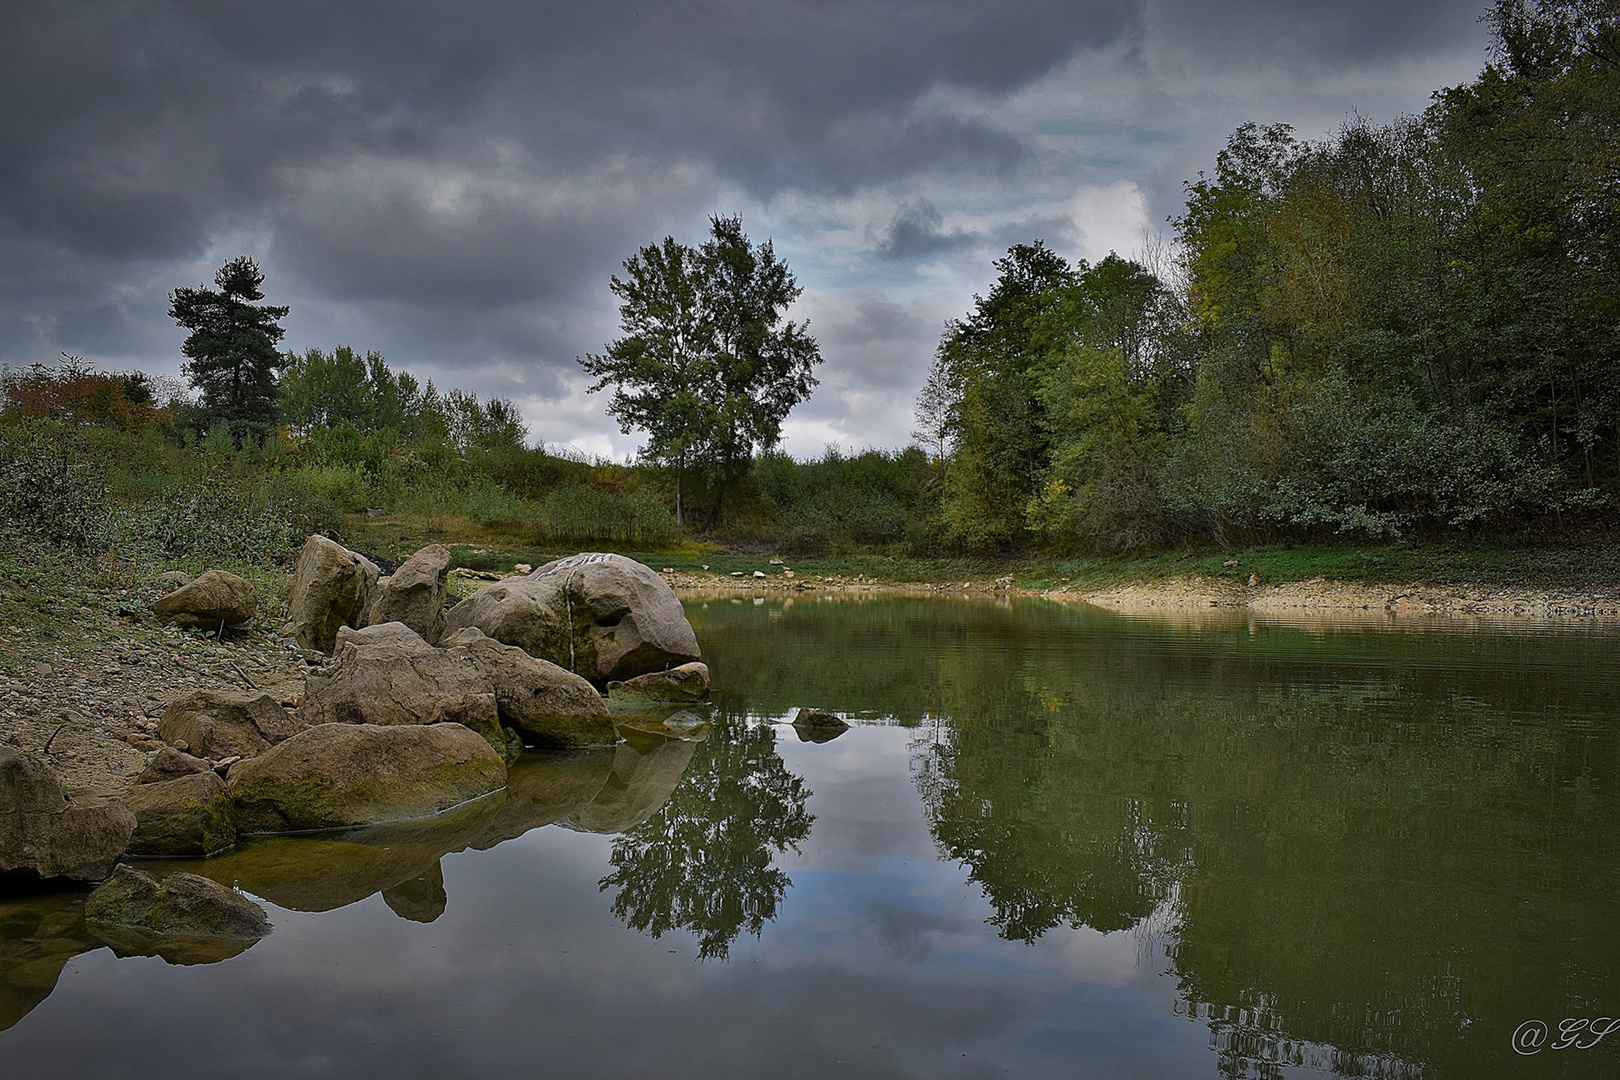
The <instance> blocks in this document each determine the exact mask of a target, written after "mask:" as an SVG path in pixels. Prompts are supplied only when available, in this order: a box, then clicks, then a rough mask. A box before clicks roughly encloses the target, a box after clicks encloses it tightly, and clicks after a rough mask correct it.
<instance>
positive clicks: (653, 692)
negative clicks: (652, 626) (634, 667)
mask: <svg viewBox="0 0 1620 1080" xmlns="http://www.w3.org/2000/svg"><path fill="white" fill-rule="evenodd" d="M608 693H609V694H613V693H624V694H634V695H637V696H639V697H644V698H646V699H648V700H649V701H681V702H686V701H702V700H703V699H704V698H706V697H708V696H709V667H708V665H707V664H704V663H701V662H699V661H693V662H692V663H690V664H681V665H680V666H678V667H672V668H670V669H669V670H668V671H649V672H648V673H647V674H645V675H637V676H636V677H635V678H633V679H627V680H625V681H624V682H610V683H608Z"/></svg>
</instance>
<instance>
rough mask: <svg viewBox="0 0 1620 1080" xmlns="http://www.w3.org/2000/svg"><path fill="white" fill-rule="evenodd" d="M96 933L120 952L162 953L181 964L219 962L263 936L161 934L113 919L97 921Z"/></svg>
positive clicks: (134, 954) (255, 943)
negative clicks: (112, 922) (109, 921)
mask: <svg viewBox="0 0 1620 1080" xmlns="http://www.w3.org/2000/svg"><path fill="white" fill-rule="evenodd" d="M95 934H96V937H98V938H100V939H101V940H102V941H104V942H106V943H107V945H108V947H109V948H111V949H112V951H113V954H114V955H116V956H119V957H125V956H158V957H162V958H163V960H164V961H165V962H166V963H170V964H175V965H177V966H179V967H195V966H196V965H198V964H217V963H219V962H220V961H221V960H229V959H230V958H231V957H233V956H239V955H241V954H242V953H244V952H247V951H248V950H249V949H251V948H253V946H255V945H257V944H258V943H259V940H260V939H259V938H222V937H206V936H203V935H200V934H158V933H154V932H152V931H150V930H142V929H140V928H139V927H134V926H114V925H112V924H111V923H97V924H96V927H95Z"/></svg>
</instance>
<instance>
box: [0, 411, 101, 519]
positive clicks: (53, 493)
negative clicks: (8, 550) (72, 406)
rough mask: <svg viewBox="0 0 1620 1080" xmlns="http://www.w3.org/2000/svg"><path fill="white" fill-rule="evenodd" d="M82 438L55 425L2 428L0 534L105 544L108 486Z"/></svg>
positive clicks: (37, 423)
mask: <svg viewBox="0 0 1620 1080" xmlns="http://www.w3.org/2000/svg"><path fill="white" fill-rule="evenodd" d="M80 442H81V440H79V439H77V438H75V437H74V434H73V433H72V432H71V431H65V430H63V429H62V428H61V426H60V425H56V424H50V423H40V422H26V423H21V424H8V425H5V426H3V427H0V532H9V533H12V534H13V535H19V536H24V537H28V538H31V539H35V540H42V541H44V542H46V543H48V544H52V545H56V546H62V547H69V548H74V549H77V550H81V551H82V550H88V549H90V548H95V547H100V546H102V545H104V544H105V543H106V542H107V540H108V538H109V531H110V529H111V526H112V521H113V515H112V513H111V508H110V506H109V501H108V498H107V488H106V485H105V484H104V483H103V482H102V480H101V478H100V472H99V470H96V469H94V468H92V466H91V464H90V462H89V461H87V460H86V455H85V454H84V452H83V448H82V446H81V445H80Z"/></svg>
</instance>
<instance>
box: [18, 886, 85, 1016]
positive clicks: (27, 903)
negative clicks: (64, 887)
mask: <svg viewBox="0 0 1620 1080" xmlns="http://www.w3.org/2000/svg"><path fill="white" fill-rule="evenodd" d="M85 895H86V890H83V889H74V890H72V891H70V892H50V893H42V894H38V895H34V896H23V897H17V898H14V899H0V1031H5V1030H6V1029H8V1028H10V1027H12V1026H13V1025H14V1024H16V1023H17V1021H19V1020H21V1019H22V1018H23V1017H25V1016H27V1015H28V1014H29V1013H30V1012H32V1011H33V1010H34V1007H35V1006H37V1005H38V1004H39V1003H40V1002H42V1001H44V1000H45V999H46V998H48V997H50V996H51V991H52V990H54V989H56V980H57V978H58V977H60V976H61V974H62V968H63V966H64V965H65V964H66V963H67V962H68V961H69V960H71V959H73V958H74V957H75V956H78V955H79V954H80V953H86V952H90V951H91V950H93V949H99V948H101V942H100V941H99V940H97V939H96V938H94V937H91V936H90V932H89V931H88V930H86V929H85V926H84V898H85Z"/></svg>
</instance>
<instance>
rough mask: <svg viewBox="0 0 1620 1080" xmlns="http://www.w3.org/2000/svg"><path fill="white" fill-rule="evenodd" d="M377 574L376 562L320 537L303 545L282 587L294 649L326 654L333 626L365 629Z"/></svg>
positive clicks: (332, 638) (334, 630)
mask: <svg viewBox="0 0 1620 1080" xmlns="http://www.w3.org/2000/svg"><path fill="white" fill-rule="evenodd" d="M379 573H380V571H379V570H378V569H377V564H376V563H374V562H372V561H371V560H370V559H368V558H366V557H365V556H364V555H360V554H357V553H356V552H353V551H350V550H349V549H348V548H346V547H344V546H343V545H342V544H339V543H337V542H336V541H333V540H328V539H327V538H326V537H324V536H311V537H310V538H309V539H308V540H306V541H304V547H303V550H302V551H300V552H299V553H298V565H297V566H296V567H295V568H294V569H293V577H292V584H291V586H289V588H288V607H289V609H290V614H291V616H292V624H293V636H294V637H296V638H297V639H298V644H299V645H301V646H303V647H304V648H306V649H318V650H320V651H321V652H324V653H329V652H331V651H332V648H333V646H334V644H335V643H336V639H337V632H338V627H340V626H351V627H354V628H355V629H357V630H358V629H359V628H361V627H363V626H365V625H366V612H367V610H368V609H369V608H370V606H371V602H372V600H373V593H374V591H375V590H376V588H377V577H378V575H379Z"/></svg>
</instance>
